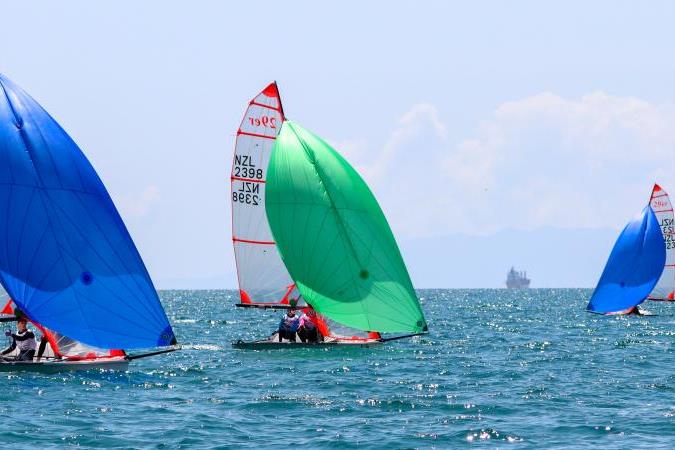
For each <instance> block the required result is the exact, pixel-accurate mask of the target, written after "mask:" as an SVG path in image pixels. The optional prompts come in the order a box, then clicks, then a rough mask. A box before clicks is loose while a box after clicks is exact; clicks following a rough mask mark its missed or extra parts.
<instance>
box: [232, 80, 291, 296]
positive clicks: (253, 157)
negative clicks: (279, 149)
mask: <svg viewBox="0 0 675 450" xmlns="http://www.w3.org/2000/svg"><path fill="white" fill-rule="evenodd" d="M283 120H284V112H283V108H282V106H281V98H280V97H279V90H278V89H277V85H276V83H272V84H270V85H269V86H267V87H266V88H265V89H263V91H262V92H261V93H260V94H258V95H257V96H256V97H255V98H254V99H253V100H251V101H250V102H249V105H248V108H247V109H246V113H245V114H244V119H243V120H242V121H241V125H240V126H239V130H238V131H237V143H236V145H235V149H234V160H233V161H232V173H231V177H230V179H231V186H232V197H231V200H232V241H233V242H234V256H235V260H236V264H237V276H238V278H239V293H240V296H241V303H242V304H244V305H261V306H267V305H274V304H288V303H289V299H290V298H291V297H296V296H297V291H296V290H295V284H294V282H293V280H292V279H291V277H290V275H289V274H288V271H287V270H286V266H285V265H284V263H283V261H282V260H281V256H280V255H279V252H278V251H277V247H276V244H275V242H274V238H273V237H272V232H271V231H270V227H269V224H268V223H267V213H266V212H265V179H266V175H267V165H268V163H269V160H270V154H271V153H272V148H273V147H274V141H275V140H276V137H277V134H278V133H279V130H280V129H281V124H282V122H283Z"/></svg>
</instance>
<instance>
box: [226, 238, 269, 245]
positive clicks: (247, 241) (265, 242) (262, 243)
mask: <svg viewBox="0 0 675 450" xmlns="http://www.w3.org/2000/svg"><path fill="white" fill-rule="evenodd" d="M232 240H233V241H234V242H243V243H244V244H261V245H276V242H274V241H253V240H251V239H239V238H236V237H234V236H232Z"/></svg>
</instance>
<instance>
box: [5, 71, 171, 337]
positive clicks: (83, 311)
mask: <svg viewBox="0 0 675 450" xmlns="http://www.w3.org/2000/svg"><path fill="white" fill-rule="evenodd" d="M0 207H2V211H3V214H2V217H1V218H0V281H2V284H3V286H4V288H5V289H6V291H7V292H8V293H9V295H10V296H11V297H12V299H13V300H14V302H15V303H16V304H17V306H18V307H19V308H20V309H21V310H22V311H23V312H24V313H25V314H26V315H27V316H28V317H29V318H30V319H31V320H32V321H33V322H36V323H39V324H41V325H43V326H45V327H47V328H49V329H51V330H55V331H56V332H58V333H61V334H63V335H66V336H68V337H70V338H71V339H74V340H77V341H80V342H83V343H85V344H88V345H91V346H94V347H98V348H143V347H154V346H164V345H170V344H172V343H174V342H175V337H174V334H173V330H172V329H171V326H170V325H169V321H168V319H167V317H166V314H165V313H164V310H163V308H162V306H161V304H160V301H159V298H158V296H157V292H156V291H155V288H154V286H153V284H152V281H151V280H150V276H149V275H148V272H147V270H146V268H145V265H144V264H143V261H142V260H141V257H140V255H139V253H138V251H137V249H136V246H135V245H134V243H133V241H132V239H131V237H130V236H129V233H128V231H127V229H126V227H125V226H124V223H123V222H122V219H121V218H120V215H119V213H118V212H117V209H116V208H115V205H114V204H113V202H112V200H111V198H110V196H109V195H108V192H107V191H106V189H105V187H104V186H103V183H102V182H101V180H100V179H99V177H98V175H97V174H96V172H95V171H94V168H93V167H92V166H91V164H90V163H89V161H88V160H87V158H86V157H85V156H84V154H83V153H82V152H81V151H80V149H79V148H78V147H77V145H76V144H75V142H73V140H72V139H71V138H70V137H69V136H68V134H66V132H65V131H64V130H63V129H62V128H61V127H60V126H59V124H58V123H56V121H55V120H54V119H53V118H52V117H51V116H50V115H49V114H48V113H47V112H46V111H44V110H43V109H42V107H41V106H40V105H39V104H38V103H37V102H35V100H33V99H32V98H31V97H30V96H28V95H27V94H26V93H25V92H24V91H22V90H21V89H20V88H19V87H17V86H16V85H14V84H13V83H12V82H11V81H9V80H8V79H7V78H5V77H3V76H1V75H0Z"/></svg>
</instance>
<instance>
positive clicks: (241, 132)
mask: <svg viewBox="0 0 675 450" xmlns="http://www.w3.org/2000/svg"><path fill="white" fill-rule="evenodd" d="M237 134H243V135H246V136H253V137H259V138H263V139H276V138H277V137H276V136H267V135H265V134H258V133H249V132H248V131H241V130H239V131H237Z"/></svg>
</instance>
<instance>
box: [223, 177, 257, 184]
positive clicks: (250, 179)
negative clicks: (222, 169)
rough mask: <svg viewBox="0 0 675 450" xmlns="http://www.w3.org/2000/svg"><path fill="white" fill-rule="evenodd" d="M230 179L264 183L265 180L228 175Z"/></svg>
mask: <svg viewBox="0 0 675 450" xmlns="http://www.w3.org/2000/svg"><path fill="white" fill-rule="evenodd" d="M230 180H232V181H234V180H238V181H250V182H251V183H264V182H265V180H254V179H253V178H241V177H230Z"/></svg>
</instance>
